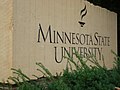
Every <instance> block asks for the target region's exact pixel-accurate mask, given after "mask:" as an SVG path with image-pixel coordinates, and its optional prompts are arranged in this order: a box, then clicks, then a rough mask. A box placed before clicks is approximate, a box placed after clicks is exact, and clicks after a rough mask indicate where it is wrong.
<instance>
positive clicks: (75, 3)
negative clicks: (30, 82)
mask: <svg viewBox="0 0 120 90" xmlns="http://www.w3.org/2000/svg"><path fill="white" fill-rule="evenodd" d="M85 5H86V10H87V14H86V15H85V16H84V17H83V19H82V21H83V22H85V25H84V26H83V27H81V26H80V24H79V23H78V22H79V21H81V15H80V11H81V10H83V8H84V7H85ZM0 7H4V9H2V10H0V13H5V14H3V15H2V14H1V15H0V19H1V20H0V24H2V25H0V37H1V38H0V43H2V44H0V48H1V49H0V56H1V57H0V66H1V69H0V71H1V72H3V73H4V75H3V74H1V73H0V76H1V77H2V78H4V77H7V76H9V75H10V74H11V72H10V68H11V67H13V68H16V69H17V68H20V69H21V70H22V71H23V72H24V73H26V74H27V75H28V76H30V77H31V78H33V77H32V74H36V75H40V76H42V74H41V73H39V72H37V71H36V69H37V68H38V67H37V66H36V65H35V63H36V62H41V63H43V64H44V65H45V66H46V67H47V68H48V69H49V70H50V71H51V72H52V73H53V74H55V73H56V72H61V71H62V70H63V69H64V68H65V65H66V61H67V60H65V59H63V60H62V62H61V63H57V62H56V61H55V47H57V58H58V61H60V60H61V55H62V53H61V51H62V48H63V47H65V48H66V49H68V50H69V49H71V47H76V49H78V50H80V48H81V52H82V53H83V51H85V48H89V47H90V48H98V49H99V50H100V52H101V55H100V53H99V52H98V51H96V56H97V59H99V58H101V59H102V58H103V57H102V56H104V60H105V63H106V66H107V67H108V68H111V67H112V65H113V61H114V59H113V58H114V55H113V54H112V53H111V50H113V51H115V52H117V14H116V13H114V12H111V11H108V10H106V9H104V8H101V7H98V6H94V5H92V4H90V3H89V2H87V1H84V0H13V5H12V0H2V4H1V3H0ZM0 9H1V8H0ZM12 12H13V13H12ZM83 14H85V10H84V11H83V13H82V15H83ZM12 18H13V19H12ZM12 20H13V22H12ZM39 24H40V25H41V28H42V31H43V33H44V35H45V38H46V35H47V31H48V28H49V27H50V29H51V34H52V35H51V39H52V41H53V40H54V34H56V35H57V32H58V33H59V34H60V36H62V34H63V33H66V34H68V36H69V35H70V33H75V35H76V34H80V35H81V34H84V35H86V34H88V35H91V37H92V38H93V40H92V41H93V42H94V43H96V42H97V40H96V39H95V36H94V35H95V33H96V32H97V33H98V34H97V35H99V36H102V37H109V41H106V42H107V45H86V43H85V44H84V45H81V44H80V43H79V44H76V43H77V38H76V37H75V39H74V40H73V42H75V44H70V43H69V42H68V41H66V44H65V43H62V42H61V40H60V38H59V40H58V43H57V42H56V43H50V40H49V34H48V36H47V39H46V41H45V42H44V40H43V37H42V34H41V33H40V42H39V43H38V42H37V41H38V32H39ZM12 25H13V26H12ZM12 28H13V30H12ZM54 32H55V33H54ZM55 37H56V38H55V40H57V36H55ZM73 37H74V35H73ZM82 39H84V37H82ZM97 39H98V37H97ZM86 40H87V39H86ZM82 41H83V40H82ZM71 42H72V39H71ZM108 44H109V45H108ZM79 52H80V51H79ZM94 52H95V49H94ZM8 56H9V57H8ZM74 59H76V58H75V57H74ZM99 61H100V63H102V60H99ZM7 70H8V71H7ZM1 77H0V79H1V80H2V78H1Z"/></svg>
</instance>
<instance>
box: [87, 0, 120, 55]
mask: <svg viewBox="0 0 120 90" xmlns="http://www.w3.org/2000/svg"><path fill="white" fill-rule="evenodd" d="M87 1H89V2H90V3H93V4H94V5H98V6H101V7H103V8H106V9H108V10H110V11H113V12H116V13H117V49H118V55H119V56H120V0H87Z"/></svg>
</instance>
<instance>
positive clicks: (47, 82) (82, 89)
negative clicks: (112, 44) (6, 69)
mask: <svg viewBox="0 0 120 90" xmlns="http://www.w3.org/2000/svg"><path fill="white" fill-rule="evenodd" d="M73 50H74V55H75V56H76V58H77V59H78V61H75V60H73V58H72V57H71V56H70V54H69V53H68V52H67V57H65V59H66V60H67V64H66V69H65V70H63V74H62V75H61V74H59V75H58V74H57V75H56V76H53V75H52V73H50V71H49V70H48V69H47V68H46V67H45V66H44V65H43V64H41V63H36V65H37V66H38V67H39V69H37V70H38V71H40V72H42V73H43V75H44V76H45V78H42V79H39V76H36V75H34V76H35V77H37V79H36V80H35V81H33V80H30V78H29V77H28V76H27V75H25V74H23V72H22V71H21V70H20V69H18V70H16V69H12V70H13V73H14V74H15V75H16V76H14V77H10V78H9V79H10V80H12V81H14V83H15V84H16V85H17V87H18V88H17V90H114V88H115V87H116V86H117V87H120V81H119V80H120V71H119V70H120V57H119V56H117V55H116V54H115V53H114V52H113V54H115V65H114V67H113V68H112V69H110V70H108V69H107V68H106V67H105V64H104V61H103V66H101V65H100V64H99V62H98V60H96V58H95V57H94V55H88V57H87V58H83V56H82V55H79V54H78V52H77V51H76V50H75V49H73ZM88 61H89V62H91V63H92V64H94V66H91V65H87V62H88ZM21 82H22V83H21ZM9 90H12V89H11V88H10V89H9Z"/></svg>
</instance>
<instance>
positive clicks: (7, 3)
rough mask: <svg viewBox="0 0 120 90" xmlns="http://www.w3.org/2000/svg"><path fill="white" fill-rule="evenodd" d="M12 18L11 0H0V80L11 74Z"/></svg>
mask: <svg viewBox="0 0 120 90" xmlns="http://www.w3.org/2000/svg"><path fill="white" fill-rule="evenodd" d="M12 19H13V4H12V0H0V80H4V79H6V78H7V77H8V76H10V75H11V70H10V69H11V67H12V33H13V28H12V24H13V23H12Z"/></svg>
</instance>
